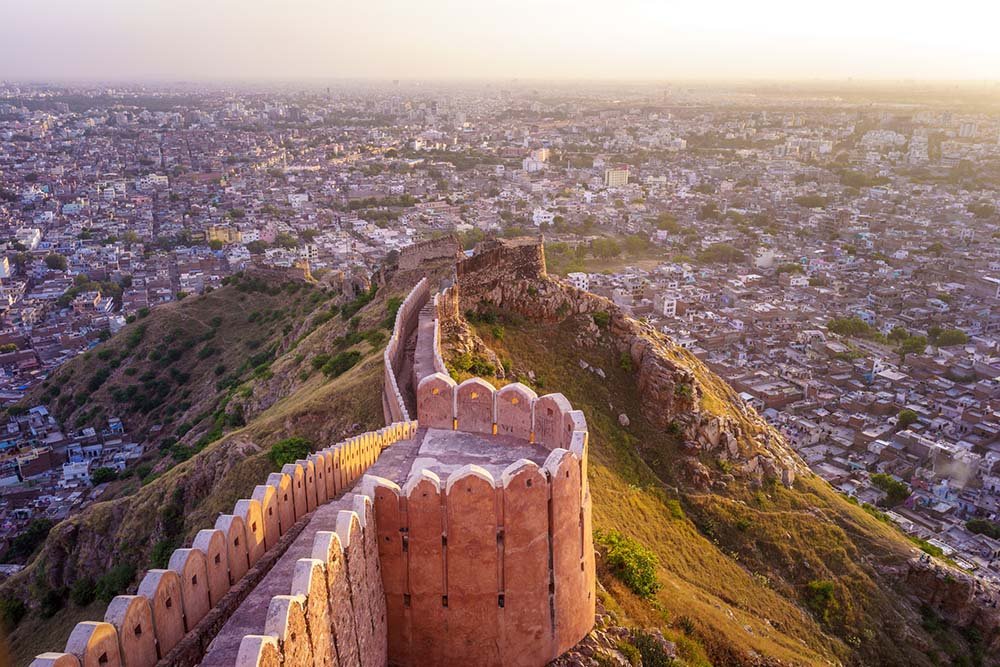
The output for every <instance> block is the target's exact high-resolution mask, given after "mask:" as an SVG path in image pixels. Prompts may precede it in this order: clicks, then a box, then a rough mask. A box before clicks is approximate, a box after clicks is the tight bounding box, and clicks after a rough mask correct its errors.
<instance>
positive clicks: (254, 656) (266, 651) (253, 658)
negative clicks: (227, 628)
mask: <svg viewBox="0 0 1000 667" xmlns="http://www.w3.org/2000/svg"><path fill="white" fill-rule="evenodd" d="M235 667H281V651H280V649H279V648H278V638H277V637H272V636H268V635H247V636H246V637H244V638H243V641H242V642H240V650H239V653H238V654H237V656H236V665H235Z"/></svg>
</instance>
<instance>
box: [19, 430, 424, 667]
mask: <svg viewBox="0 0 1000 667" xmlns="http://www.w3.org/2000/svg"><path fill="white" fill-rule="evenodd" d="M416 429H417V424H416V422H411V421H406V422H397V423H393V424H391V425H389V426H386V427H385V428H382V429H379V430H378V431H374V432H368V433H364V434H362V435H359V436H354V437H352V438H348V439H347V440H345V441H343V442H340V443H337V444H336V445H334V446H332V447H327V448H325V449H323V450H320V451H318V452H316V453H314V454H311V455H310V456H309V457H308V459H303V460H299V461H296V462H295V463H290V464H286V465H285V466H284V467H282V470H281V472H277V473H271V474H270V475H268V478H267V481H266V483H265V484H263V485H261V486H257V487H256V488H255V489H254V492H253V494H252V497H251V498H246V499H241V500H238V501H237V502H236V505H235V507H234V508H233V512H232V514H223V515H220V516H219V517H218V518H217V519H216V522H215V526H214V527H213V528H209V529H205V530H202V531H199V533H198V534H197V535H196V536H195V538H194V541H193V543H192V545H191V546H190V547H188V548H183V549H177V550H176V551H174V553H173V555H172V556H171V557H170V560H169V564H168V567H167V568H166V569H153V570H149V571H147V572H146V574H145V576H144V577H143V578H142V581H141V582H140V583H139V587H138V590H137V591H136V595H119V596H118V597H116V598H114V599H113V600H112V601H111V603H110V604H109V605H108V608H107V611H106V612H105V616H104V621H103V622H91V621H84V622H81V623H78V624H77V626H76V627H75V628H74V630H73V632H72V633H71V635H70V638H69V640H68V641H67V642H66V647H65V649H64V651H63V652H61V653H45V654H43V655H40V656H38V657H37V658H36V659H35V661H34V662H33V663H32V664H33V665H36V666H37V667H41V666H42V665H52V664H59V665H63V664H65V665H125V666H126V667H149V666H152V665H156V664H157V663H159V664H162V665H171V666H174V665H195V664H197V663H198V661H199V660H200V659H201V656H202V654H203V652H204V647H206V646H207V645H208V643H209V642H210V641H211V639H212V637H213V636H214V634H215V632H217V631H218V629H219V628H220V627H222V625H223V624H224V622H225V618H227V617H228V615H229V614H231V613H232V611H233V610H234V609H235V608H236V607H238V606H239V604H240V603H241V602H242V600H243V599H244V598H245V597H246V595H247V594H248V593H249V592H250V591H251V590H252V589H253V586H254V585H255V584H256V582H257V581H259V580H260V579H261V578H262V577H263V576H264V574H266V573H267V570H268V568H267V567H257V566H258V564H259V563H260V564H265V563H273V562H274V561H275V560H276V558H277V557H278V556H280V553H279V552H283V551H284V548H287V546H288V544H289V543H290V539H288V538H290V537H294V535H295V534H297V531H298V530H300V529H301V526H302V525H303V524H304V522H302V519H303V518H304V517H306V516H307V515H309V514H310V513H311V512H312V511H313V510H314V509H315V508H316V507H317V506H318V505H321V504H325V503H326V502H328V501H329V500H330V499H332V498H334V497H339V496H340V495H342V494H343V493H344V491H345V490H347V489H348V488H350V487H351V486H352V485H353V484H354V483H355V482H356V481H357V480H358V479H359V478H360V477H361V476H362V475H363V474H364V471H365V470H367V469H368V468H369V467H370V466H371V465H372V464H373V463H374V462H375V460H376V459H377V458H378V456H379V453H380V452H381V450H382V449H383V448H385V447H388V446H390V445H392V444H393V443H395V442H398V441H400V440H405V439H409V438H411V437H413V435H414V433H415V432H416ZM367 508H370V503H369V504H368V505H365V506H360V505H359V506H357V509H356V511H358V512H360V513H361V520H360V523H359V525H360V526H365V525H368V523H369V522H370V521H371V520H372V519H371V515H372V513H371V511H370V510H368V509H367ZM352 514H353V513H352ZM351 530H354V529H351ZM359 530H360V529H359ZM349 532H350V531H348V533H349ZM370 533H371V534H372V535H374V530H372V531H370ZM345 541H346V538H345ZM356 541H357V542H358V544H360V546H357V547H356V550H358V551H359V553H361V554H362V555H358V556H357V557H356V562H357V563H358V567H359V568H360V567H362V566H364V567H365V568H373V569H370V570H369V569H365V570H359V571H358V573H357V576H358V577H360V579H359V581H362V582H365V585H369V584H370V585H371V586H372V587H373V588H372V591H376V589H377V591H376V592H369V593H367V594H366V596H365V598H364V599H365V600H366V604H367V605H368V607H367V612H366V613H369V614H375V613H379V612H380V610H381V606H380V604H381V605H384V601H383V602H382V603H379V601H378V598H379V596H380V594H381V582H380V581H379V578H378V577H377V576H372V573H373V572H377V571H378V564H377V560H376V558H377V556H376V555H375V554H376V552H377V547H376V546H375V543H374V538H373V539H372V541H371V543H370V544H367V545H366V544H365V543H364V542H363V541H361V538H360V537H357V538H356ZM348 555H350V553H349V551H348ZM368 555H370V558H369V559H368V561H367V562H366V561H365V557H367V556H368ZM248 579H253V581H247V580H248ZM234 593H238V594H234ZM358 594H359V595H361V592H360V589H359V593H358ZM282 609H284V611H285V616H284V617H283V618H285V621H284V622H285V624H286V625H287V626H288V627H294V624H295V623H296V622H297V621H296V620H295V619H296V618H297V616H296V614H297V613H298V612H297V610H298V607H296V605H295V603H292V602H289V603H287V604H285V606H284V607H282ZM302 613H303V614H304V613H305V611H304V610H303V611H302ZM383 616H384V614H383ZM269 619H270V616H269ZM276 622H277V621H276ZM370 624H371V622H369V625H370ZM282 627H284V626H282ZM372 632H373V631H371V630H369V634H372ZM372 636H373V639H371V640H370V641H369V644H370V645H371V646H374V647H376V648H377V647H378V645H379V644H378V637H380V636H384V632H382V634H381V635H380V634H379V633H378V632H374V634H372ZM283 647H284V643H282V641H279V642H278V643H277V644H276V645H275V646H272V644H269V643H267V642H265V643H264V644H261V645H260V646H259V647H258V649H259V653H260V655H261V656H265V657H266V656H269V655H271V653H272V652H271V649H272V648H277V650H278V652H279V655H280V654H281V651H283V650H284V649H283ZM248 650H249V649H248ZM262 664H265V663H262ZM301 664H309V663H301ZM341 664H346V663H341ZM358 664H369V663H358ZM370 664H384V662H382V663H370Z"/></svg>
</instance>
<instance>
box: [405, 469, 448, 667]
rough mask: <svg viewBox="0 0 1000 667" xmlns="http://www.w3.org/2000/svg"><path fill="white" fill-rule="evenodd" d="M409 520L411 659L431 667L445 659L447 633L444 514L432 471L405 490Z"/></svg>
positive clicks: (412, 479) (420, 475)
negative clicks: (443, 542) (413, 657)
mask: <svg viewBox="0 0 1000 667" xmlns="http://www.w3.org/2000/svg"><path fill="white" fill-rule="evenodd" d="M403 493H404V495H405V496H406V504H407V516H408V518H409V532H408V533H407V538H408V546H409V550H408V561H407V564H408V566H409V573H408V581H409V585H410V614H409V617H410V632H411V646H410V655H411V656H423V658H424V659H425V660H426V661H427V664H428V665H439V664H442V663H443V661H444V660H445V652H444V649H445V647H444V642H445V636H446V634H447V630H445V631H444V632H442V628H447V626H446V625H445V618H444V612H445V611H446V609H445V607H444V604H443V601H444V596H445V588H444V547H443V546H442V543H441V536H442V533H443V532H444V512H443V509H442V506H441V481H440V480H439V479H438V477H437V475H434V474H433V473H431V472H429V471H418V472H417V473H415V474H414V475H413V476H411V477H410V478H409V480H407V482H406V486H405V487H403Z"/></svg>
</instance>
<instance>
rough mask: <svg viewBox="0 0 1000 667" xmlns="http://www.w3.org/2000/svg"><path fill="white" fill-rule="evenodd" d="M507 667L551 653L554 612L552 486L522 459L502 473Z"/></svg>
mask: <svg viewBox="0 0 1000 667" xmlns="http://www.w3.org/2000/svg"><path fill="white" fill-rule="evenodd" d="M502 483H503V516H504V534H503V550H504V558H503V581H504V591H503V592H504V606H503V609H501V610H500V613H501V615H502V618H503V627H504V634H505V637H506V641H505V642H504V643H503V647H504V652H503V656H502V658H503V664H504V665H523V666H525V667H528V666H530V665H537V664H538V661H539V658H540V657H542V656H550V655H551V654H552V622H551V614H550V612H549V589H548V586H547V585H545V583H544V582H547V581H548V579H549V508H548V503H549V484H548V480H547V479H546V477H545V475H544V474H543V473H542V471H541V470H540V469H539V467H538V465H537V464H535V463H534V462H532V461H528V460H523V459H522V460H521V461H517V462H515V463H513V464H511V465H510V467H508V468H507V469H506V470H505V471H504V474H503V478H502Z"/></svg>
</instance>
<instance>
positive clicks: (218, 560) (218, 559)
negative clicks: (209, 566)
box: [215, 554, 222, 565]
mask: <svg viewBox="0 0 1000 667" xmlns="http://www.w3.org/2000/svg"><path fill="white" fill-rule="evenodd" d="M221 562H222V558H221V557H219V554H215V564H216V565H218V564H219V563H221Z"/></svg>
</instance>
